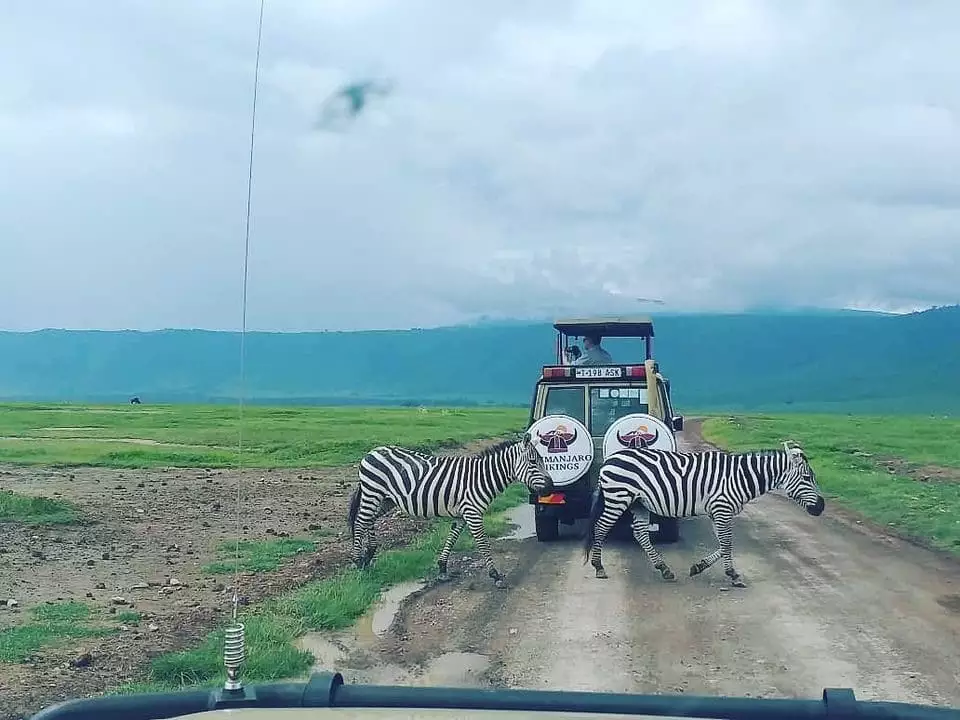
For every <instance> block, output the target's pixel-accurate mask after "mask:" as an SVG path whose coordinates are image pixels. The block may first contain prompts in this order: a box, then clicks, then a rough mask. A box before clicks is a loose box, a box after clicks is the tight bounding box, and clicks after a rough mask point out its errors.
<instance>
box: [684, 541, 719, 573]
mask: <svg viewBox="0 0 960 720" xmlns="http://www.w3.org/2000/svg"><path fill="white" fill-rule="evenodd" d="M719 559H720V549H719V548H718V549H716V550H714V551H713V552H712V553H710V554H709V555H707V556H706V557H705V558H703V560H700V561H699V562H696V563H694V564H693V565H691V566H690V577H693V576H694V575H699V574H700V573H702V572H703V571H704V570H706V569H707V568H708V567H710V566H711V565H713V564H714V563H715V562H716V561H717V560H719Z"/></svg>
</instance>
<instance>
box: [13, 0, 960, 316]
mask: <svg viewBox="0 0 960 720" xmlns="http://www.w3.org/2000/svg"><path fill="white" fill-rule="evenodd" d="M258 13H259V0H152V1H148V0H114V1H112V2H108V1H107V0H89V1H87V2H76V1H75V0H5V1H4V3H3V20H2V22H0V88H2V92H0V328H4V329H32V328H38V327H70V328H141V329H152V328H161V327H206V328H237V327H238V326H239V322H240V298H241V278H242V263H243V242H244V211H245V204H246V179H247V159H248V158H247V153H248V151H249V146H248V143H249V132H250V125H249V123H250V104H251V100H252V89H253V67H254V58H255V50H256V30H257V17H258ZM958 23H960V4H958V3H956V2H955V1H951V0H944V2H935V1H924V2H919V3H910V2H904V1H900V2H892V1H882V0H876V1H869V2H868V1H867V0H861V1H856V0H845V1H844V2H827V1H826V0H824V1H822V2H801V1H800V0H792V1H791V2H782V1H779V2H760V1H759V0H757V1H754V2H748V1H746V0H724V2H712V1H711V2H673V3H664V2H655V1H654V0H648V1H640V0H631V1H630V2H625V1H624V0H611V1H609V2H607V1H604V0H580V1H576V0H530V1H527V0H485V1H484V2H470V3H467V2H443V1H442V0H429V1H428V0H323V1H322V2H318V1H316V0H266V10H265V18H264V33H263V47H262V65H261V85H260V95H259V109H258V117H257V135H256V152H255V160H254V186H253V222H252V235H251V240H250V244H251V250H250V280H249V282H250V285H249V305H248V327H250V328H254V329H274V330H309V329H323V328H329V329H348V328H386V327H409V326H431V325H438V324H450V323H456V322H461V321H465V320H470V319H472V318H477V317H480V316H502V317H505V316H514V317H532V316H544V315H547V316H549V315H553V314H554V313H562V314H568V313H571V312H573V313H576V314H589V313H596V312H604V313H605V312H623V311H631V310H632V311H649V310H651V308H650V307H649V306H648V305H643V304H642V303H641V302H639V301H638V300H637V298H658V299H662V300H663V301H664V302H665V305H663V306H658V307H655V308H653V310H657V309H660V310H663V309H665V308H668V309H673V310H724V311H727V310H736V309H739V308H744V307H756V306H770V305H777V306H798V305H799V306H809V305H816V306H829V307H869V308H885V309H892V310H900V309H904V308H915V307H925V306H929V305H934V304H947V303H955V302H958V301H960V172H958V168H960V120H958V118H960V116H958V112H960V82H957V77H958V72H960V46H958V44H957V41H956V28H957V26H958ZM363 78H380V79H385V80H390V81H391V82H392V83H393V92H392V94H390V95H389V96H387V97H383V98H379V97H377V98H372V99H371V103H370V105H369V107H368V111H367V112H365V113H364V114H363V115H362V116H361V117H359V118H358V119H357V120H356V121H355V122H352V123H341V127H340V129H339V130H338V131H337V132H329V131H324V132H322V131H318V130H316V129H315V127H314V126H315V123H316V120H317V118H318V115H319V112H320V108H321V105H322V103H323V101H324V99H325V98H327V97H328V96H329V95H330V94H331V93H333V92H334V91H335V90H336V89H337V88H338V87H341V86H342V85H343V84H344V83H348V82H350V81H354V80H357V79H363Z"/></svg>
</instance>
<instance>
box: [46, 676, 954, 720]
mask: <svg viewBox="0 0 960 720" xmlns="http://www.w3.org/2000/svg"><path fill="white" fill-rule="evenodd" d="M957 715H958V710H957V708H952V707H942V706H939V707H938V706H936V705H920V704H916V703H905V702H884V701H877V700H859V699H857V696H856V695H855V694H854V692H853V690H852V689H850V688H824V690H823V693H822V696H821V697H820V698H818V699H816V700H814V699H809V700H808V699H805V698H782V699H781V698H756V697H724V696H722V695H721V696H717V697H711V696H709V695H700V696H697V695H639V694H633V693H609V692H582V691H580V692H571V691H565V690H517V689H513V688H509V689H508V688H469V687H464V688H458V687H423V686H415V685H414V686H405V685H359V684H353V683H350V684H348V683H345V682H344V679H343V675H341V674H340V673H338V672H319V673H314V674H312V675H311V676H310V678H309V680H308V681H306V682H303V681H301V682H272V683H263V684H258V685H248V686H246V687H238V688H224V689H219V688H215V689H208V690H204V689H199V690H173V691H168V692H158V693H149V694H146V695H112V696H111V695H108V696H106V697H97V698H84V699H77V700H67V701H66V702H63V703H61V704H59V705H54V706H52V707H49V708H46V709H44V710H41V711H40V712H39V713H37V714H36V715H34V716H33V717H32V718H31V720H120V719H121V718H123V720H160V718H171V719H173V718H181V719H182V720H189V719H190V718H196V719H197V720H219V719H220V718H223V720H228V719H229V720H464V719H465V718H482V719H483V720H569V718H581V719H582V720H589V719H590V718H591V717H595V718H596V719H597V720H643V718H665V719H666V720H674V719H678V718H681V717H683V718H729V719H730V720H756V718H769V719H770V720H798V719H799V718H804V720H820V719H822V720H829V719H830V718H838V719H839V718H857V720H947V718H956V717H957Z"/></svg>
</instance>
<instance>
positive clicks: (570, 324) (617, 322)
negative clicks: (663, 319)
mask: <svg viewBox="0 0 960 720" xmlns="http://www.w3.org/2000/svg"><path fill="white" fill-rule="evenodd" d="M553 327H554V328H555V329H556V330H557V332H562V333H563V334H564V335H573V336H575V337H583V336H584V335H587V334H590V333H595V334H597V335H600V336H602V337H653V320H651V319H650V318H649V317H648V316H646V315H637V316H632V317H609V318H602V317H597V318H572V319H567V320H557V321H556V322H555V323H554V324H553Z"/></svg>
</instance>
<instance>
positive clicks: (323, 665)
mask: <svg viewBox="0 0 960 720" xmlns="http://www.w3.org/2000/svg"><path fill="white" fill-rule="evenodd" d="M297 647H298V648H300V649H301V650H306V651H307V652H308V653H310V654H311V655H313V657H314V661H313V672H318V671H321V670H337V669H338V668H340V666H341V665H343V658H344V655H345V654H346V653H344V651H343V649H342V648H341V647H340V646H339V645H338V644H337V643H335V642H334V641H333V640H331V639H330V638H328V637H327V636H326V635H324V633H322V632H309V633H307V634H306V635H302V636H301V637H300V639H299V640H297Z"/></svg>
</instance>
